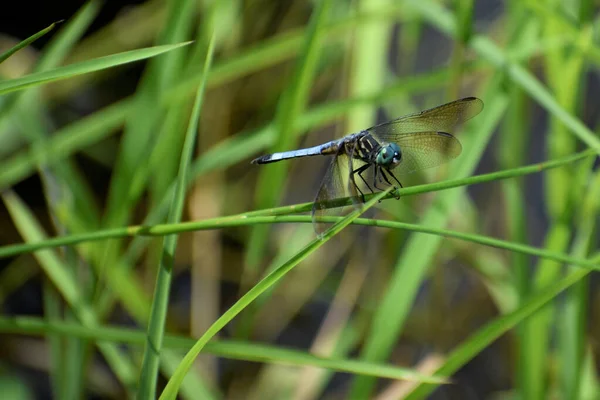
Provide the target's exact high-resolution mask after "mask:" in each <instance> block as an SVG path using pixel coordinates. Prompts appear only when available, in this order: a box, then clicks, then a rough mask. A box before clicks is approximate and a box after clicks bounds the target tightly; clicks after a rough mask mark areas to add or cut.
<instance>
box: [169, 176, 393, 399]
mask: <svg viewBox="0 0 600 400" xmlns="http://www.w3.org/2000/svg"><path fill="white" fill-rule="evenodd" d="M391 191H392V188H391V187H390V188H388V189H387V190H385V191H383V192H381V193H379V194H378V195H376V196H375V197H373V198H372V199H371V200H369V201H368V202H367V203H365V204H364V207H362V208H361V209H356V210H354V211H353V212H352V213H351V214H350V215H348V216H346V217H345V218H343V219H341V220H340V221H339V222H337V223H336V224H335V225H333V226H332V227H331V228H329V229H328V230H327V231H325V232H324V233H323V234H322V236H320V237H317V238H315V239H314V240H313V241H311V242H310V243H308V244H307V245H306V246H305V247H304V249H302V250H301V251H299V252H298V253H297V254H295V255H294V256H292V257H291V258H290V259H289V260H288V261H287V262H285V263H283V264H282V265H281V266H280V267H279V268H277V269H275V270H273V271H272V272H271V273H269V274H268V275H267V276H265V277H264V278H263V279H261V280H260V281H259V282H258V283H257V284H256V285H254V286H253V287H252V288H251V289H250V290H249V291H248V292H247V293H246V294H244V295H243V296H242V297H241V298H240V299H239V300H238V301H237V302H236V303H235V304H234V305H233V306H231V307H230V308H229V310H227V311H226V312H225V313H223V315H221V317H219V319H218V320H217V321H215V323H214V324H212V325H211V326H210V328H208V330H207V331H206V333H205V334H204V335H202V337H200V339H198V341H197V342H196V343H195V344H194V346H193V347H192V349H191V350H190V351H189V352H188V353H187V354H186V355H185V357H184V359H183V361H182V362H181V365H180V366H179V367H178V368H177V371H175V374H173V376H172V377H171V379H169V382H168V383H167V386H166V387H165V390H164V391H163V393H162V394H161V396H160V399H175V398H176V396H177V392H178V390H179V386H180V385H181V382H182V380H183V378H184V377H185V375H186V374H187V372H188V371H189V369H190V368H191V366H192V363H193V362H194V360H195V359H196V357H197V356H198V354H200V352H201V351H202V349H203V348H204V346H205V345H206V344H207V343H208V341H209V340H210V339H212V338H213V337H214V336H215V335H216V334H217V333H218V332H219V331H220V330H221V329H223V327H224V326H225V325H227V324H228V323H229V322H230V321H231V320H232V319H233V318H235V316H236V315H238V314H239V313H240V312H241V311H242V310H243V309H245V308H246V307H247V306H248V305H249V304H250V303H251V302H253V301H254V300H255V299H256V298H257V297H258V296H260V295H261V294H262V293H264V292H265V291H266V290H268V289H269V288H270V287H272V286H273V285H275V284H276V283H277V282H278V281H279V280H280V279H281V278H283V277H284V276H285V275H286V274H287V273H288V272H289V271H291V270H292V269H293V268H294V267H295V266H297V265H298V264H299V263H300V262H302V261H303V260H304V259H305V258H306V257H308V256H309V255H310V254H312V253H313V252H315V251H316V250H317V249H318V248H320V247H321V246H323V245H324V244H325V243H326V242H327V241H329V239H331V238H332V237H333V236H335V235H336V234H338V233H339V232H341V231H342V229H344V228H346V227H347V226H348V225H350V223H351V222H352V221H354V220H355V219H356V218H358V216H359V215H360V214H362V213H363V212H365V211H366V210H368V209H369V208H371V207H373V206H374V205H375V204H376V203H377V202H378V201H380V200H381V199H382V198H383V197H384V196H385V195H386V194H389V193H390V192H391Z"/></svg>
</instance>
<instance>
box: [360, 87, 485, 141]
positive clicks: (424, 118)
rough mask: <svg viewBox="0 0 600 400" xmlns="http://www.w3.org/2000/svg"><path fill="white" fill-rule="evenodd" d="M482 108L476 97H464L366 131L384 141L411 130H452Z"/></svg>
mask: <svg viewBox="0 0 600 400" xmlns="http://www.w3.org/2000/svg"><path fill="white" fill-rule="evenodd" d="M481 110H483V102H482V101H481V100H480V99H478V98H477V97H465V98H463V99H459V100H455V101H452V102H450V103H446V104H442V105H441V106H437V107H434V108H431V109H429V110H425V111H421V112H418V113H415V114H410V115H406V116H404V117H400V118H397V119H394V120H391V121H388V122H384V123H382V124H379V125H375V126H373V127H371V128H369V129H367V132H369V133H370V134H372V135H373V136H374V137H375V138H376V139H378V140H382V141H384V142H397V137H398V135H402V134H405V133H413V132H453V131H454V130H455V128H456V127H457V126H459V125H460V124H462V123H463V122H465V121H467V120H469V119H471V118H473V117H474V116H476V115H477V114H479V113H480V112H481Z"/></svg>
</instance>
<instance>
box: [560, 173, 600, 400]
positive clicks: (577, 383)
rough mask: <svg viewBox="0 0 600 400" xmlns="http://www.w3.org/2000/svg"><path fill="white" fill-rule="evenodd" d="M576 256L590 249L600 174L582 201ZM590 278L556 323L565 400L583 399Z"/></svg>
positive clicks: (570, 296) (599, 207)
mask: <svg viewBox="0 0 600 400" xmlns="http://www.w3.org/2000/svg"><path fill="white" fill-rule="evenodd" d="M580 210H581V212H580V213H579V216H578V217H579V218H578V224H577V227H578V228H577V233H576V235H575V240H574V242H573V251H572V253H573V256H575V257H585V256H586V255H587V254H588V252H589V251H590V249H591V246H592V242H593V239H594V232H595V229H596V220H597V218H596V217H597V215H598V212H599V211H600V173H598V172H596V173H595V174H594V175H593V177H592V179H591V181H590V185H589V188H588V191H587V193H586V195H585V197H584V198H583V202H582V204H581V208H580ZM589 285H590V282H589V278H588V277H586V278H584V279H582V280H581V282H578V283H576V284H575V285H573V286H572V287H571V288H570V289H569V290H568V292H567V296H566V299H565V304H564V309H563V310H562V311H563V312H562V313H561V314H559V316H558V318H557V320H558V321H562V323H561V322H559V323H558V326H559V329H558V335H559V351H560V359H561V364H560V371H561V372H560V373H559V377H560V382H559V383H560V388H561V393H562V396H564V398H572V399H578V398H581V384H582V381H583V378H582V371H583V363H584V353H585V346H586V343H585V337H586V330H587V318H588V308H589V306H588V298H589V297H588V296H589Z"/></svg>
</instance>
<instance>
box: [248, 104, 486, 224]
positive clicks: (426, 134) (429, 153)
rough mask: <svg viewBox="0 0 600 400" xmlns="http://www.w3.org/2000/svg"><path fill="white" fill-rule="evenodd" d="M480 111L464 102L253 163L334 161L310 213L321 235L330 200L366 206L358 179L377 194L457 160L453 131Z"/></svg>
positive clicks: (264, 157)
mask: <svg viewBox="0 0 600 400" xmlns="http://www.w3.org/2000/svg"><path fill="white" fill-rule="evenodd" d="M482 109H483V102H482V101H481V100H480V99H478V98H476V97H465V98H463V99H459V100H455V101H452V102H450V103H446V104H443V105H441V106H438V107H434V108H431V109H429V110H425V111H421V112H419V113H415V114H410V115H406V116H404V117H400V118H397V119H394V120H392V121H388V122H385V123H382V124H379V125H375V126H373V127H371V128H369V129H365V130H363V131H360V132H358V133H353V134H350V135H347V136H345V137H343V138H341V139H338V140H333V141H331V142H327V143H324V144H321V145H319V146H314V147H309V148H305V149H299V150H292V151H284V152H281V153H274V154H268V155H264V156H261V157H258V158H256V159H255V160H253V161H252V163H253V164H268V163H272V162H277V161H281V160H287V159H290V158H298V157H307V156H323V155H324V156H334V157H333V159H332V160H331V163H330V164H329V167H328V169H327V172H326V173H325V176H324V177H323V181H322V183H321V186H320V188H319V192H318V193H317V197H316V199H315V202H314V204H313V209H312V216H313V223H314V226H315V230H316V231H317V233H318V234H320V233H321V232H322V231H323V230H324V228H325V227H324V226H323V225H322V224H318V223H317V217H321V216H324V215H326V214H327V213H329V212H330V211H328V210H330V208H329V207H330V204H331V201H332V200H334V199H339V198H343V197H351V198H352V201H353V203H354V205H355V206H356V207H360V204H361V203H362V202H364V201H365V197H364V193H363V190H361V188H360V187H359V185H358V184H357V177H358V178H359V179H360V181H358V182H362V184H364V186H365V187H366V188H367V189H368V190H370V191H371V192H372V193H375V191H374V189H376V190H382V188H381V185H390V186H396V184H397V186H396V187H402V184H401V183H400V181H399V180H398V178H396V175H395V174H398V175H400V176H401V175H404V174H409V173H411V172H415V171H418V170H422V169H426V168H432V167H436V166H438V165H440V164H443V163H445V162H447V161H449V160H451V159H453V158H456V157H457V156H458V155H459V154H460V152H461V150H462V146H461V144H460V142H459V141H458V139H456V138H455V137H454V136H453V135H452V134H450V132H452V131H454V130H455V129H456V128H457V127H458V126H459V125H460V124H462V123H463V122H465V121H467V120H469V119H471V118H473V117H474V116H476V115H477V114H479V113H480V112H481V110H482ZM344 182H346V183H344ZM363 189H364V188H363ZM333 212H334V213H335V211H333Z"/></svg>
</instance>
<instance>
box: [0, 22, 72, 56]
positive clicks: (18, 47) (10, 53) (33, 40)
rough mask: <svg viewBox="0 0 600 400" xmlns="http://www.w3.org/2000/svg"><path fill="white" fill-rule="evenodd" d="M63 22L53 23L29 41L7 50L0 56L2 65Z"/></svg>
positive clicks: (28, 39) (30, 37) (32, 36)
mask: <svg viewBox="0 0 600 400" xmlns="http://www.w3.org/2000/svg"><path fill="white" fill-rule="evenodd" d="M61 22H62V21H58V22H53V23H52V24H50V25H49V26H48V27H46V28H44V29H42V30H41V31H39V32H38V33H36V34H35V35H31V36H29V37H28V38H27V39H25V40H23V41H22V42H20V43H19V44H17V45H16V46H14V47H12V48H10V49H8V50H6V51H5V52H4V53H2V54H0V64H2V63H3V62H4V61H5V60H6V59H7V58H9V57H10V56H12V55H13V54H15V53H16V52H17V51H19V50H21V49H23V48H25V47H27V46H29V45H30V44H31V43H33V42H35V41H36V40H38V39H39V38H41V37H42V36H44V35H46V34H48V33H49V32H51V31H52V30H53V29H54V28H56V26H57V25H58V24H60V23H61Z"/></svg>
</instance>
